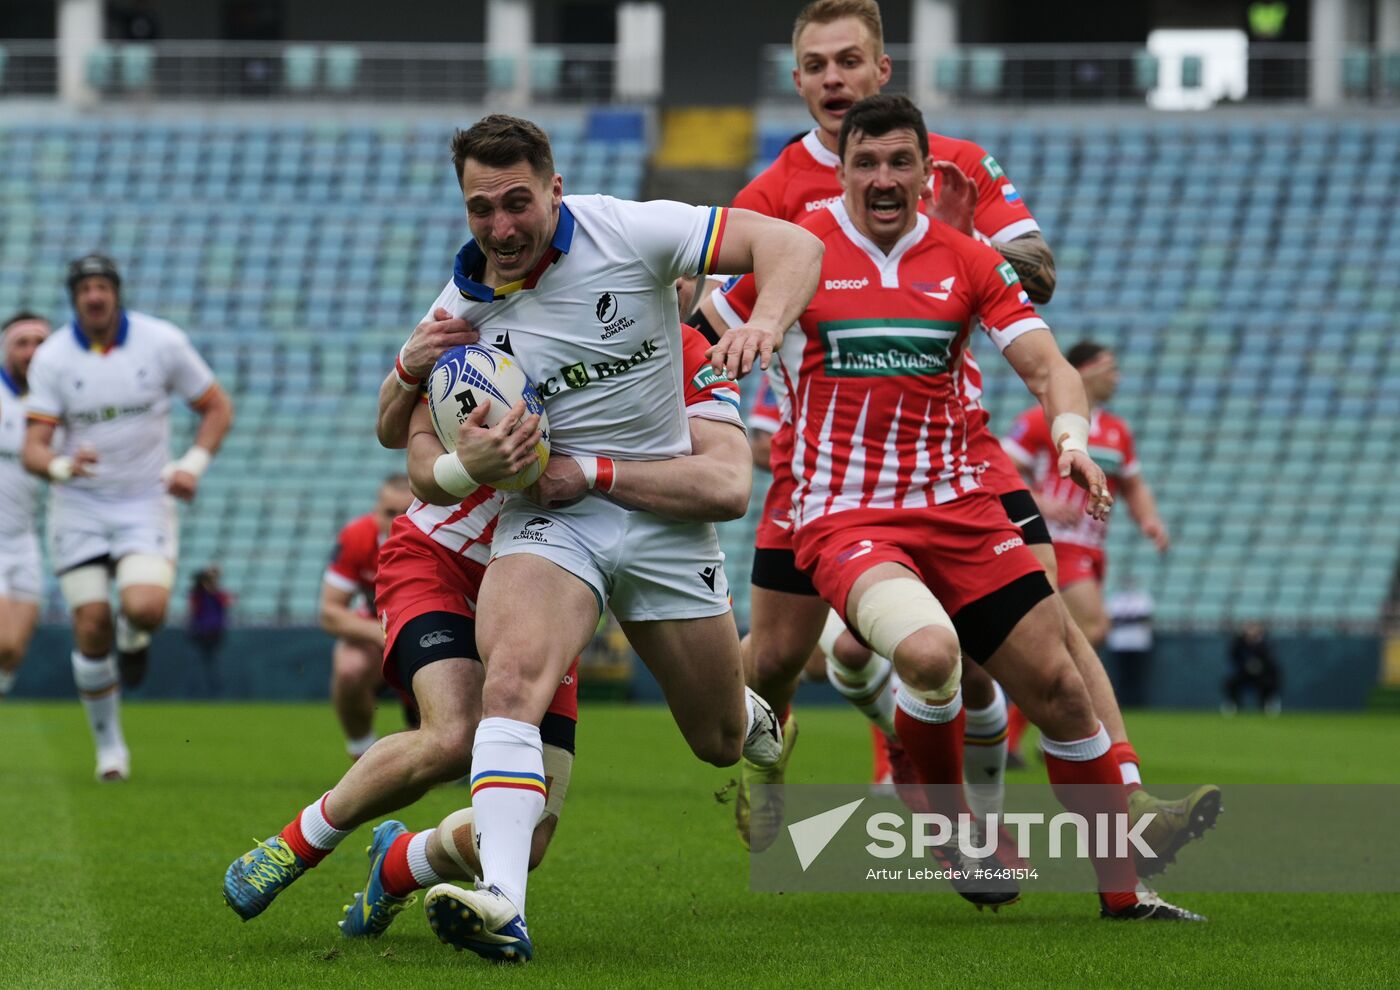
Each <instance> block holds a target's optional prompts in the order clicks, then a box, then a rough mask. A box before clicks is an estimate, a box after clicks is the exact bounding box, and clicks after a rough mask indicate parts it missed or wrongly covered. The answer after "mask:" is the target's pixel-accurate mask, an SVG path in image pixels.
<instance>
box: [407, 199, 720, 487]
mask: <svg viewBox="0 0 1400 990" xmlns="http://www.w3.org/2000/svg"><path fill="white" fill-rule="evenodd" d="M727 215H728V211H727V210H724V209H723V208H718V207H705V206H687V205H685V204H683V203H675V202H671V201H668V200H657V201H654V202H650V203H637V202H632V201H629V200H621V199H613V198H612V197H610V196H565V197H564V202H563V204H562V205H561V206H560V208H559V225H558V228H557V229H556V231H555V234H554V240H553V242H552V244H551V246H550V249H549V250H548V251H546V252H545V254H544V256H543V258H541V260H540V264H539V265H537V266H536V267H535V269H534V270H533V271H532V272H531V273H530V274H529V275H528V276H527V277H525V278H523V279H520V280H518V281H516V282H512V283H510V284H509V285H506V286H502V287H500V288H498V289H494V290H493V289H491V288H490V287H488V286H485V285H483V284H481V283H480V282H478V281H476V279H478V278H480V277H481V270H482V266H483V264H484V258H483V255H482V251H481V249H480V248H479V247H478V246H477V244H476V242H475V241H474V240H473V241H468V242H467V244H466V245H465V246H464V247H463V248H462V250H461V251H460V252H459V253H458V255H457V264H456V269H455V274H454V276H453V279H452V281H451V282H449V283H448V284H447V287H446V288H445V289H443V291H442V294H441V295H440V296H438V299H437V301H436V302H435V303H434V304H433V307H432V308H431V309H429V310H428V312H429V314H431V313H432V311H433V309H436V308H438V307H441V308H443V309H445V310H447V311H448V312H450V313H452V314H453V315H454V316H460V317H462V318H463V319H465V320H466V321H467V322H468V323H470V324H471V325H472V326H473V327H475V328H476V329H477V330H479V331H481V339H482V340H483V341H484V342H486V343H488V344H491V345H493V346H495V347H499V348H500V349H502V350H504V351H507V352H508V353H510V354H512V355H514V357H515V359H516V360H517V361H518V362H520V365H521V367H522V368H523V369H524V370H525V373H526V374H527V375H528V376H529V377H530V380H531V381H533V382H534V383H535V384H536V385H537V386H538V387H539V389H540V393H541V395H542V396H543V398H544V403H545V408H546V410H548V412H549V438H550V446H551V449H553V450H557V451H558V452H559V453H561V454H591V455H595V456H600V457H613V458H617V459H619V460H660V459H662V458H667V457H678V456H682V455H685V454H688V453H690V434H689V431H688V430H687V428H686V422H685V420H686V416H685V403H684V401H683V399H682V381H681V379H682V366H683V358H682V344H681V335H680V319H679V314H678V313H677V311H676V293H675V288H674V282H675V280H676V279H677V278H678V277H680V276H682V275H695V274H697V273H701V274H704V273H708V272H709V271H711V270H712V269H713V267H714V261H715V259H716V258H718V256H719V245H720V241H721V239H722V238H723V236H724V224H725V221H726V218H727Z"/></svg>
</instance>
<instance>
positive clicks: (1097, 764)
mask: <svg viewBox="0 0 1400 990" xmlns="http://www.w3.org/2000/svg"><path fill="white" fill-rule="evenodd" d="M1040 748H1041V750H1042V751H1044V753H1045V769H1046V772H1047V773H1048V775H1049V777H1050V785H1051V788H1052V789H1053V790H1054V791H1055V796H1056V797H1057V798H1059V800H1060V803H1061V804H1063V805H1064V806H1065V808H1066V809H1068V810H1069V811H1072V812H1074V813H1075V814H1077V815H1082V816H1084V819H1085V820H1086V821H1087V822H1088V823H1089V848H1090V849H1091V850H1097V849H1098V848H1099V839H1098V826H1099V819H1098V818H1097V817H1096V816H1097V815H1100V814H1107V815H1110V816H1112V815H1123V816H1124V817H1123V820H1124V821H1126V820H1127V814H1128V792H1127V789H1126V788H1125V787H1124V786H1123V779H1122V777H1121V775H1120V774H1119V772H1118V764H1117V763H1115V762H1114V760H1113V756H1112V755H1111V754H1110V752H1109V749H1110V744H1109V739H1108V731H1107V730H1106V729H1105V728H1104V727H1103V724H1102V723H1100V724H1099V729H1098V731H1097V732H1096V733H1094V734H1093V735H1092V736H1088V737H1086V738H1084V739H1074V740H1069V741H1065V742H1061V741H1057V740H1054V739H1047V738H1046V737H1045V734H1044V733H1041V736H1040ZM1082 785H1092V786H1082ZM1108 820H1109V821H1113V820H1114V819H1113V818H1109V819H1108ZM1107 848H1108V849H1109V850H1110V855H1109V856H1108V857H1099V856H1095V857H1094V873H1095V874H1097V875H1098V879H1099V895H1100V896H1101V897H1102V898H1103V900H1104V904H1105V905H1107V907H1108V909H1109V910H1110V911H1121V910H1124V909H1125V908H1128V907H1131V906H1132V905H1134V904H1136V903H1137V893H1136V890H1137V868H1136V867H1135V866H1134V865H1133V860H1132V857H1131V856H1125V857H1122V858H1118V857H1115V856H1113V855H1111V853H1112V851H1113V843H1112V840H1110V841H1109V843H1108V845H1107Z"/></svg>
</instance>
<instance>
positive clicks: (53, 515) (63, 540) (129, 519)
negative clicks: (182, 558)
mask: <svg viewBox="0 0 1400 990" xmlns="http://www.w3.org/2000/svg"><path fill="white" fill-rule="evenodd" d="M179 550H180V523H179V519H178V518H177V517H176V515H175V500H174V499H173V498H171V497H170V496H169V495H166V494H165V493H164V492H160V493H158V494H155V495H146V496H141V497H135V498H112V497H111V496H108V495H102V496H98V495H91V494H88V493H87V492H79V491H71V490H69V491H65V490H64V489H63V487H62V486H56V487H55V490H54V492H53V494H52V495H51V497H50V498H49V555H50V556H51V557H52V558H53V569H54V572H55V573H56V574H63V573H64V572H65V571H70V570H72V569H73V568H75V567H77V566H78V565H79V564H86V563H88V562H89V561H92V560H100V559H102V558H104V557H105V558H108V559H110V560H111V561H112V562H113V563H115V562H117V561H119V560H121V559H122V558H123V557H126V556H129V555H131V554H133V553H139V554H149V555H150V556H152V557H164V558H165V559H166V560H169V561H171V562H172V563H173V562H174V561H175V559H176V557H177V555H178V554H179Z"/></svg>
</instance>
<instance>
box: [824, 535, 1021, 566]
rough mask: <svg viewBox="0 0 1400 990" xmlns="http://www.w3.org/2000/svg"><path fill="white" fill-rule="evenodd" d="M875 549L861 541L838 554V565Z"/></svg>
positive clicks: (873, 545)
mask: <svg viewBox="0 0 1400 990" xmlns="http://www.w3.org/2000/svg"><path fill="white" fill-rule="evenodd" d="M874 549H875V544H874V543H872V542H871V541H869V540H861V541H860V542H859V543H857V544H856V545H855V546H853V547H847V548H846V549H845V550H842V551H841V552H840V553H838V554H837V555H836V563H838V564H849V563H850V562H851V561H853V560H855V559H856V558H857V557H864V556H865V555H866V554H868V553H870V552H871V551H872V550H874ZM998 552H1000V551H998Z"/></svg>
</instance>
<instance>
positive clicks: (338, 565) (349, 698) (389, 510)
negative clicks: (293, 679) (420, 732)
mask: <svg viewBox="0 0 1400 990" xmlns="http://www.w3.org/2000/svg"><path fill="white" fill-rule="evenodd" d="M412 501H413V493H412V492H411V491H410V490H409V487H408V476H407V475H403V474H395V475H390V476H389V477H387V478H385V479H384V483H383V484H381V485H380V486H379V495H378V498H377V500H376V503H375V507H374V511H373V512H367V513H365V514H364V515H363V516H359V517H357V518H355V519H352V520H350V522H348V523H346V524H345V526H344V527H343V528H342V529H341V531H340V535H339V536H338V537H337V538H336V541H335V556H334V557H332V558H331V562H330V564H329V565H328V566H327V567H326V573H325V577H324V578H323V579H322V581H321V606H320V612H321V628H322V629H324V630H325V631H326V632H328V633H330V634H331V635H332V636H334V637H335V647H334V648H333V650H332V651H331V705H332V707H334V708H335V714H336V717H337V718H339V719H340V727H341V729H342V730H343V731H344V733H345V751H346V753H347V754H348V755H349V756H350V758H351V759H352V760H358V759H359V758H360V757H361V756H363V755H364V752H365V750H367V749H369V748H370V746H372V745H373V744H374V740H375V735H374V705H375V696H376V695H377V694H378V693H379V690H380V689H381V688H382V687H383V686H384V677H383V675H382V674H381V673H380V667H381V666H382V664H383V662H384V629H383V627H382V626H381V625H380V624H379V620H378V618H377V615H376V613H375V609H374V576H375V573H376V572H377V571H378V570H379V547H380V545H381V544H382V543H383V542H384V540H385V539H386V538H387V537H388V535H389V527H390V526H391V525H392V524H393V522H394V520H395V519H396V518H398V517H399V516H401V515H403V514H404V512H405V511H407V509H408V506H409V504H410V503H411V502H412ZM357 597H358V598H359V599H360V605H359V606H358V607H357V606H356V603H355V600H356V598H357ZM406 712H408V713H410V714H412V716H413V718H416V717H417V716H416V713H413V711H412V708H411V707H408V706H406ZM411 721H412V719H410V723H411Z"/></svg>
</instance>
